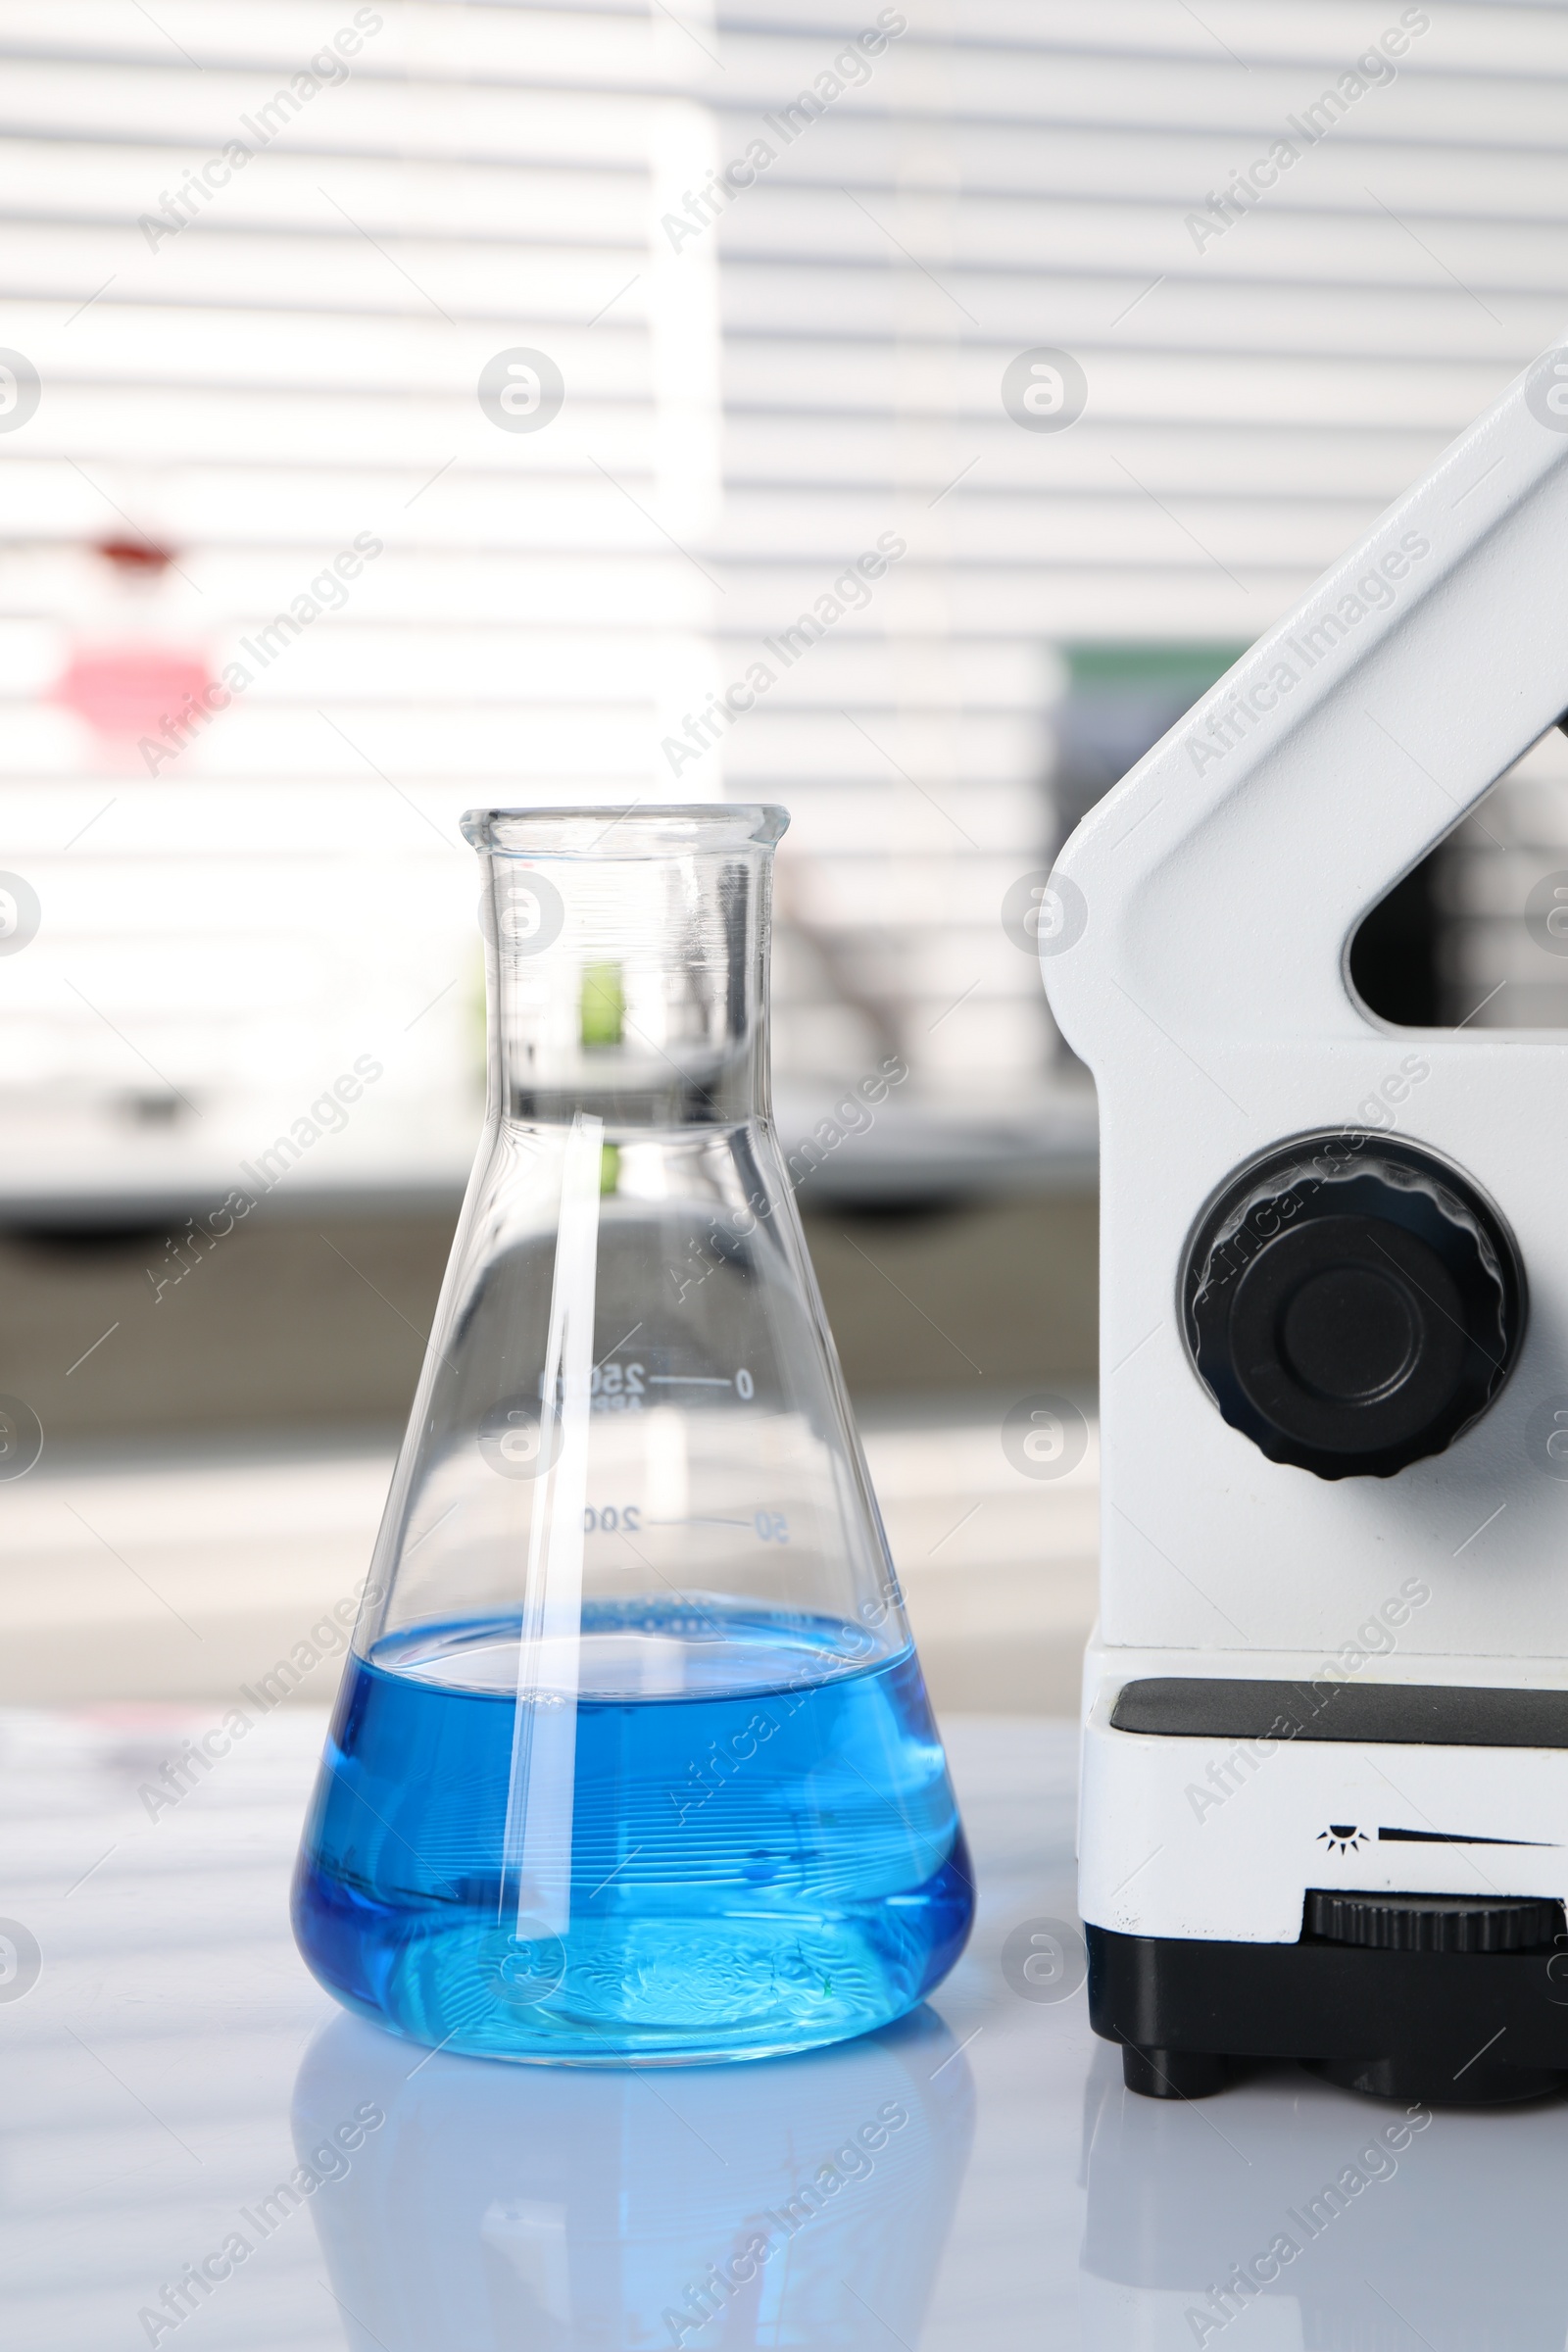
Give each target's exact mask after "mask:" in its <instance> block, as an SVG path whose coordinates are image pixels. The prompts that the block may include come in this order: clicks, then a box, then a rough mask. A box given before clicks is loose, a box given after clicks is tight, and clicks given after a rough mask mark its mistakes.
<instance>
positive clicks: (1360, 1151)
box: [1182, 1130, 1525, 1478]
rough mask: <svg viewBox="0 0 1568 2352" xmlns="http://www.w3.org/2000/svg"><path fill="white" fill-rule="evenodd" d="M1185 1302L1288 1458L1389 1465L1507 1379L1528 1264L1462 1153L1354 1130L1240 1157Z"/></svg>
mask: <svg viewBox="0 0 1568 2352" xmlns="http://www.w3.org/2000/svg"><path fill="white" fill-rule="evenodd" d="M1182 1302H1183V1308H1184V1313H1185V1320H1186V1332H1187V1344H1188V1347H1189V1348H1190V1350H1191V1353H1192V1357H1193V1361H1194V1363H1195V1364H1196V1365H1197V1367H1198V1371H1199V1375H1200V1377H1201V1380H1202V1381H1203V1383H1204V1385H1205V1387H1206V1388H1207V1389H1208V1391H1209V1393H1210V1395H1211V1396H1212V1397H1213V1399H1214V1401H1215V1403H1216V1404H1217V1405H1218V1406H1219V1409H1220V1411H1221V1412H1222V1413H1223V1414H1224V1416H1225V1419H1226V1420H1227V1421H1228V1422H1229V1423H1230V1424H1231V1427H1232V1428H1233V1429H1239V1430H1241V1431H1243V1432H1244V1433H1245V1435H1246V1436H1248V1437H1250V1439H1251V1440H1252V1441H1253V1443H1254V1444H1255V1445H1257V1446H1261V1448H1262V1450H1263V1451H1264V1453H1266V1454H1267V1455H1268V1456H1269V1458H1270V1460H1271V1461H1276V1462H1291V1463H1294V1464H1296V1466H1297V1467H1298V1468H1299V1469H1302V1470H1311V1471H1314V1472H1315V1473H1316V1475H1317V1476H1318V1477H1319V1478H1357V1477H1360V1478H1390V1477H1392V1476H1393V1475H1394V1473H1395V1472H1396V1471H1397V1470H1402V1469H1403V1468H1404V1467H1405V1465H1406V1464H1407V1463H1409V1462H1416V1461H1420V1460H1421V1459H1422V1457H1423V1456H1424V1455H1426V1454H1429V1453H1441V1452H1442V1451H1443V1450H1444V1448H1445V1446H1451V1445H1452V1443H1453V1441H1454V1439H1455V1438H1456V1437H1458V1436H1459V1435H1460V1433H1461V1432H1462V1431H1463V1430H1466V1429H1468V1428H1469V1427H1470V1424H1471V1423H1472V1422H1473V1421H1475V1420H1477V1419H1478V1418H1479V1416H1480V1415H1481V1414H1482V1413H1484V1412H1485V1411H1486V1410H1487V1408H1488V1406H1489V1405H1490V1404H1491V1403H1492V1402H1493V1400H1494V1398H1495V1397H1496V1395H1497V1393H1498V1391H1499V1390H1500V1389H1501V1387H1502V1384H1503V1382H1504V1381H1505V1380H1506V1378H1507V1376H1508V1373H1509V1370H1510V1369H1511V1367H1512V1364H1513V1362H1514V1359H1515V1357H1516V1356H1517V1354H1518V1352H1519V1343H1520V1341H1521V1339H1522V1337H1523V1334H1524V1322H1525V1282H1524V1269H1523V1266H1522V1265H1521V1263H1520V1259H1519V1252H1518V1250H1517V1248H1516V1247H1515V1244H1514V1240H1513V1236H1512V1235H1511V1234H1510V1233H1509V1231H1508V1228H1507V1226H1506V1225H1505V1224H1504V1223H1503V1221H1502V1219H1501V1217H1500V1216H1499V1215H1498V1213H1497V1211H1496V1209H1495V1208H1494V1207H1493V1205H1492V1203H1491V1202H1490V1201H1487V1200H1486V1199H1484V1198H1483V1196H1482V1195H1481V1194H1480V1193H1479V1192H1478V1191H1477V1190H1476V1188H1475V1186H1474V1185H1472V1184H1471V1183H1470V1182H1469V1181H1468V1180H1467V1179H1466V1178H1465V1177H1463V1176H1461V1175H1460V1174H1459V1172H1458V1170H1457V1169H1455V1168H1451V1167H1449V1166H1448V1165H1447V1163H1446V1161H1444V1160H1441V1159H1439V1158H1438V1157H1437V1156H1436V1154H1435V1153H1433V1152H1425V1151H1421V1150H1418V1149H1417V1148H1416V1147H1415V1146H1414V1145H1411V1144H1404V1143H1397V1142H1394V1141H1391V1140H1390V1139H1388V1138H1386V1137H1381V1136H1372V1135H1365V1134H1361V1133H1359V1132H1358V1131H1354V1130H1352V1131H1350V1132H1349V1133H1348V1134H1332V1135H1307V1136H1301V1137H1299V1139H1298V1140H1297V1141H1296V1142H1294V1143H1290V1144H1285V1145H1282V1146H1280V1147H1279V1148H1278V1149H1277V1150H1275V1151H1273V1152H1266V1153H1265V1154H1264V1155H1263V1157H1262V1158H1260V1159H1256V1160H1253V1161H1251V1162H1250V1164H1249V1165H1248V1166H1247V1167H1245V1168H1242V1169H1239V1170H1238V1172H1237V1173H1236V1175H1235V1176H1233V1177H1232V1178H1231V1179H1230V1180H1229V1182H1228V1183H1227V1184H1226V1185H1225V1186H1224V1187H1223V1188H1222V1190H1221V1191H1220V1193H1219V1194H1218V1196H1217V1197H1216V1198H1215V1200H1214V1201H1212V1202H1211V1203H1210V1204H1209V1206H1208V1208H1207V1209H1206V1210H1205V1211H1204V1213H1203V1215H1202V1217H1201V1220H1200V1222H1199V1225H1198V1229H1197V1231H1196V1233H1195V1234H1194V1236H1193V1239H1192V1242H1191V1243H1190V1245H1189V1247H1188V1251H1187V1260H1186V1265H1185V1268H1184V1272H1183V1284H1182Z"/></svg>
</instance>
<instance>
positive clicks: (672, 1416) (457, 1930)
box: [294, 806, 973, 2066]
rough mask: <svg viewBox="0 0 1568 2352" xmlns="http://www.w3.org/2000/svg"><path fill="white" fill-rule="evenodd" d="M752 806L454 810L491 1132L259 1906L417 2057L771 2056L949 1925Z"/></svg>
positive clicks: (912, 1667) (761, 834)
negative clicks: (288, 1876) (280, 1888)
mask: <svg viewBox="0 0 1568 2352" xmlns="http://www.w3.org/2000/svg"><path fill="white" fill-rule="evenodd" d="M787 822H788V819H787V817H786V815H785V814H784V812H783V810H781V809H764V808H745V807H737V806H714V807H695V808H675V809H633V810H617V809H489V810H476V811H472V812H470V813H469V815H468V816H467V817H466V819H465V820H464V830H465V832H466V835H467V837H468V839H469V841H470V842H472V843H473V845H474V847H475V848H476V849H477V850H478V852H479V853H480V857H481V858H482V860H483V863H484V869H485V875H486V882H485V892H484V896H483V898H482V900H481V919H482V927H483V929H484V933H485V937H486V941H487V944H488V950H489V955H488V970H489V987H490V1091H489V1109H488V1115H487V1119H486V1125H485V1133H484V1139H483V1143H482V1145H481V1149H480V1152H479V1156H478V1161H477V1164H476V1166H475V1169H474V1173H473V1177H472V1180H471V1182H470V1185H469V1188H468V1195H467V1199H466V1203H465V1207H464V1212H463V1217H462V1220H461V1223H460V1225H459V1228H458V1234H457V1239H456V1241H455V1243H454V1246H453V1252H452V1261H451V1264H450V1266H449V1268H448V1272H447V1278H446V1284H445V1287H444V1289H443V1291H442V1295H441V1300H440V1304H439V1307H438V1309H437V1314H436V1320H435V1325H434V1329H433V1331H432V1333H431V1338H430V1345H429V1350H428V1354H427V1357H426V1361H425V1365H424V1370H423V1373H422V1375H421V1379H420V1384H419V1390H418V1394H417V1398H416V1401H415V1406H414V1412H413V1416H412V1419H411V1421H410V1426H409V1432H408V1436H407V1438H406V1440H405V1442H404V1446H403V1451H402V1454H401V1456H400V1459H399V1462H398V1467H397V1471H396V1474H395V1476H394V1479H393V1483H392V1490H391V1494H390V1495H389V1498H388V1502H387V1508H386V1514H385V1518H384V1520H383V1523H382V1529H381V1534H380V1538H379V1541H378V1544H377V1549H376V1554H375V1560H374V1564H373V1566H372V1569H371V1577H370V1584H369V1588H368V1594H367V1599H366V1603H365V1606H364V1608H363V1609H362V1612H361V1620H360V1624H359V1627H358V1629H357V1631H356V1634H355V1640H354V1646H353V1650H352V1652H351V1655H350V1657H349V1660H348V1665H347V1671H346V1673H345V1676H344V1681H343V1687H342V1690H341V1691H340V1692H339V1696H338V1703H337V1710H336V1713H335V1715H334V1718H333V1722H332V1728H331V1731H330V1733H329V1735H328V1740H327V1747H326V1753H325V1757H324V1759H323V1762H322V1767H321V1771H320V1774H319V1780H318V1785H317V1789H316V1794H315V1797H314V1799H313V1803H312V1808H311V1813H310V1817H309V1820H308V1823H307V1826H306V1833H305V1839H304V1845H303V1849H302V1852H301V1856H300V1863H299V1869H298V1873H297V1876H296V1881H295V1891H294V1918H295V1932H296V1934H297V1936H298V1938H299V1942H300V1947H301V1949H302V1951H303V1952H304V1954H305V1957H306V1959H307V1960H308V1962H309V1963H310V1966H311V1967H312V1969H313V1970H314V1971H315V1973H316V1975H317V1976H318V1977H319V1979H320V1981H321V1983H322V1984H323V1985H325V1986H326V1987H327V1988H328V1990H329V1991H331V1992H333V1993H334V1994H336V1996H337V1997H338V1999H340V2000H341V2001H343V2002H344V2003H345V2004H346V2005H347V2006H348V2007H349V2008H351V2009H356V2010H359V2011H361V2012H362V2013H363V2014H364V2015H366V2016H368V2017H370V2018H373V2019H375V2020H377V2021H378V2022H379V2023H381V2024H382V2025H385V2026H388V2027H390V2028H392V2030H393V2031H394V2032H396V2033H399V2034H406V2035H408V2036H409V2037H410V2038H411V2039H413V2040H416V2041H420V2042H426V2043H429V2044H431V2045H435V2044H438V2043H439V2044H442V2045H444V2046H445V2047H447V2048H448V2049H451V2050H455V2051H460V2052H466V2053H469V2054H472V2055H476V2056H483V2057H493V2058H509V2059H516V2060H532V2061H551V2060H554V2061H558V2062H564V2063H568V2064H573V2065H580V2066H595V2065H607V2064H612V2065H613V2064H616V2063H623V2062H626V2061H631V2062H633V2063H637V2064H642V2065H646V2064H649V2063H651V2062H654V2063H657V2062H661V2061H662V2062H677V2061H685V2062H702V2061H712V2060H718V2059H732V2058H754V2057H765V2056H768V2055H770V2054H774V2053H778V2052H782V2051H788V2050H799V2049H807V2048H810V2047H812V2046H814V2045H817V2044H820V2043H824V2042H832V2041H838V2040H841V2039H843V2038H845V2037H846V2036H848V2035H851V2034H860V2033H863V2032H865V2031H866V2030H867V2029H869V2028H872V2027H876V2026H880V2025H884V2024H886V2023H888V2022H889V2021H890V2020H891V2019H893V2018H896V2017H898V2016H900V2015H902V2014H903V2013H904V2012H905V2011H907V2010H908V2009H911V2008H913V2007H914V2006H915V2004H916V2003H917V2002H919V2001H920V2000H921V1999H922V1998H923V1997H924V1995H925V1994H926V1993H927V1992H929V1991H930V1990H931V1988H932V1987H933V1986H934V1985H937V1984H938V1983H939V1982H940V1981H941V1979H942V1978H943V1977H944V1976H945V1975H946V1974H947V1971H948V1970H949V1969H950V1968H951V1967H952V1965H953V1963H954V1961H955V1960H956V1957H957V1955H958V1953H959V1951H960V1950H961V1949H962V1946H963V1942H964V1939H965V1937H966V1936H967V1934H968V1931H969V1924H970V1918H971V1914H972V1910H973V1891H972V1887H971V1885H970V1879H969V1864H968V1858H967V1855H966V1852H965V1848H964V1842H963V1833H962V1829H961V1827H960V1824H959V1821H958V1817H957V1812H956V1806H955V1803H954V1797H953V1790H952V1786H951V1784H950V1781H949V1778H948V1771H947V1764H946V1759H945V1757H944V1755H943V1751H942V1746H941V1742H940V1740H939V1739H938V1737H937V1733H936V1730H935V1727H934V1725H933V1723H932V1719H931V1713H930V1708H929V1706H928V1704H927V1700H926V1694H925V1687H924V1684H923V1682H922V1679H921V1675H920V1668H919V1663H918V1660H917V1659H916V1656H915V1653H914V1647H913V1644H912V1642H911V1641H910V1637H909V1631H908V1626H907V1621H906V1618H905V1612H904V1603H903V1598H902V1596H901V1594H900V1592H899V1587H898V1580H897V1578H896V1576H895V1574H894V1570H893V1566H892V1562H891V1560H890V1558H889V1554H888V1549H887V1543H886V1539H885V1537H884V1535H883V1532H882V1527H881V1522H880V1519H879V1517H878V1515H877V1509H876V1504H875V1502H874V1500H873V1498H872V1495H871V1491H870V1487H869V1483H868V1481H867V1478H866V1473H865V1466H864V1462H863V1460H862V1458H861V1455H860V1451H859V1447H858V1443H857V1440H856V1437H855V1433H854V1429H853V1425H852V1423H851V1419H850V1413H849V1406H848V1402H847V1399H846V1397H845V1394H844V1389H843V1383H842V1380H841V1377H840V1374H839V1369H838V1363H837V1359H836V1357H835V1355H834V1351H833V1344H832V1341H831V1339H830V1338H829V1336H828V1332H827V1326H826V1322H825V1320H824V1317H823V1314H822V1307H821V1301H820V1299H819V1298H818V1296H817V1291H816V1285H815V1282H814V1279H813V1276H812V1273H811V1268H810V1263H809V1258H808V1255H807V1250H806V1244H805V1238H804V1236H803V1234H802V1231H801V1226H800V1221H799V1218H798V1216H797V1214H796V1211H795V1206H794V1201H793V1185H792V1176H791V1171H790V1169H789V1168H788V1166H787V1165H786V1163H785V1161H784V1159H783V1157H782V1156H781V1154H780V1152H779V1149H778V1145H777V1143H776V1141H775V1138H774V1135H773V1130H772V1125H771V1119H770V1114H769V1103H768V1091H767V955H768V913H769V889H770V881H771V865H772V852H773V845H774V844H775V843H776V841H777V840H778V838H779V836H780V834H781V833H782V832H783V830H784V827H785V825H786V823H787ZM890 1075H891V1073H890V1072H888V1071H886V1070H884V1071H882V1072H880V1073H871V1074H869V1075H868V1078H867V1080H866V1081H865V1082H864V1091H865V1093H866V1095H867V1097H868V1098H869V1099H870V1100H872V1101H873V1102H874V1101H875V1099H876V1098H877V1096H878V1092H879V1090H880V1092H882V1093H885V1091H886V1085H887V1082H888V1079H889V1077H890Z"/></svg>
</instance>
